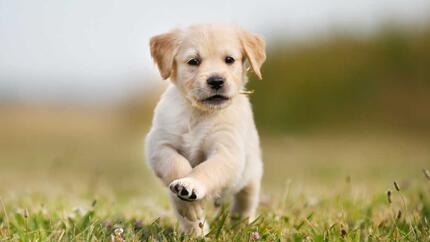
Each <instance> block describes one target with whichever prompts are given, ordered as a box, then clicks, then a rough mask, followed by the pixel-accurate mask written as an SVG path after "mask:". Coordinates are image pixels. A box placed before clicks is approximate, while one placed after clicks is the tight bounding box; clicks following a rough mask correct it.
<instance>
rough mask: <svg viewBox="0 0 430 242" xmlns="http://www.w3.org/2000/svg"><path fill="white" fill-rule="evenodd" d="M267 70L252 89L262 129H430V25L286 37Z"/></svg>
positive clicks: (271, 55)
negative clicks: (311, 37) (312, 37)
mask: <svg viewBox="0 0 430 242" xmlns="http://www.w3.org/2000/svg"><path fill="white" fill-rule="evenodd" d="M269 47H270V46H269ZM262 73H263V80H262V81H260V80H252V81H251V82H250V84H249V86H248V88H249V89H250V90H255V93H254V94H252V95H251V99H252V103H253V106H254V112H255V117H256V120H257V124H258V126H259V127H260V128H261V129H262V131H263V130H264V131H269V132H280V131H288V132H303V131H311V130H315V129H321V128H338V127H345V128H351V127H355V126H356V125H363V124H364V125H366V127H368V126H369V125H370V126H372V127H376V128H378V127H384V128H394V129H407V130H418V131H422V130H426V131H428V130H430V29H427V30H426V29H422V30H414V31H408V30H404V29H400V28H384V29H383V30H382V31H379V32H378V33H375V34H372V35H370V36H366V37H361V38H360V37H357V36H353V35H351V36H345V35H343V36H336V35H335V36H332V37H331V38H329V39H326V40H322V41H321V40H315V41H308V42H306V43H303V42H302V43H300V44H291V45H290V44H285V43H282V41H281V42H278V43H277V44H275V45H274V46H272V47H271V48H270V49H269V50H268V53H267V61H266V63H265V64H264V66H263V70H262Z"/></svg>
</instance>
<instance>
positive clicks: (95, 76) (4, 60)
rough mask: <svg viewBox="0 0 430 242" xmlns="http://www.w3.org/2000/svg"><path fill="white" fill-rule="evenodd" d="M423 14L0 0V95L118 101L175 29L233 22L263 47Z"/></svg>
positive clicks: (376, 2)
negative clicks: (152, 50) (162, 37)
mask: <svg viewBox="0 0 430 242" xmlns="http://www.w3.org/2000/svg"><path fill="white" fill-rule="evenodd" d="M429 13H430V1H429V0H349V1H345V0H334V1H322V0H289V1H281V0H279V1H276V0H266V1H248V0H238V1H232V0H217V1H202V0H200V1H187V0H182V1H177V0H176V1H162V0H158V1H143V0H140V1H137V0H135V1H128V0H122V1H120V0H116V1H115V0H92V1H91V0H62V1H61V0H46V1H44V0H41V1H34V0H0V101H1V100H4V99H8V98H11V97H13V98H22V99H28V100H32V99H35V98H36V99H37V98H45V99H48V100H49V99H52V100H54V101H55V100H62V99H72V100H74V99H76V98H79V99H82V100H89V101H98V100H109V99H118V98H121V97H122V96H123V95H125V94H126V93H127V92H128V91H129V90H130V89H132V88H135V87H136V86H145V85H146V86H148V85H149V84H150V83H152V82H153V81H154V80H156V81H159V79H160V78H159V76H158V72H157V71H156V69H155V67H154V65H153V63H152V60H151V58H150V56H149V49H148V40H149V38H150V37H151V36H152V35H155V34H158V33H161V32H164V31H167V30H169V29H171V28H173V27H177V26H187V25H189V24H192V23H199V22H231V23H236V24H239V25H241V26H243V27H245V28H247V29H249V30H251V31H255V32H259V33H261V34H262V35H263V36H264V37H265V38H266V39H267V40H268V44H269V45H270V40H271V39H274V38H276V37H277V36H284V37H286V38H298V37H303V36H308V37H309V38H312V36H316V34H318V33H319V34H320V33H324V32H327V31H329V30H330V29H332V28H333V26H335V27H341V28H345V29H348V30H353V31H360V32H368V31H372V30H373V29H375V28H377V27H378V24H380V23H382V22H385V21H387V20H389V19H390V20H395V21H396V22H400V23H405V24H411V26H413V25H414V24H415V23H418V22H422V21H423V20H425V19H427V20H428V19H429Z"/></svg>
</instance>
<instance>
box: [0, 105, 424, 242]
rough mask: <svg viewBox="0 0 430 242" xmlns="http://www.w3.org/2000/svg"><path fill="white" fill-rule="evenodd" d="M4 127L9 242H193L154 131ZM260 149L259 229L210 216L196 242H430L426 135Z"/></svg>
mask: <svg viewBox="0 0 430 242" xmlns="http://www.w3.org/2000/svg"><path fill="white" fill-rule="evenodd" d="M6 114H7V115H6ZM1 116H2V119H0V132H1V133H2V139H1V140H0V142H1V145H0V240H1V241H123V240H126V241H140V240H143V241H147V240H149V241H164V240H166V241H194V240H195V239H196V238H190V237H187V236H184V235H181V234H179V233H178V232H177V223H176V221H175V219H174V217H173V215H172V213H171V211H170V207H169V203H168V199H167V189H164V188H162V187H161V185H160V183H159V182H157V181H156V180H155V179H154V178H153V175H152V174H151V173H150V172H149V170H148V168H147V167H146V164H145V162H144V161H143V159H142V136H143V134H144V132H145V130H146V129H147V127H148V126H147V125H143V126H142V127H141V128H140V129H134V131H133V132H131V131H130V130H128V127H129V123H128V122H127V121H124V120H122V117H124V115H123V114H118V113H115V112H110V111H98V112H96V111H94V110H88V111H82V110H75V109H73V108H70V109H64V108H62V109H60V110H52V109H44V108H40V109H38V108H34V107H32V108H19V109H2V110H1ZM3 117H4V118H3ZM262 144H263V150H264V157H265V177H264V181H263V182H264V183H263V191H262V194H261V204H260V207H259V214H260V216H259V218H258V219H257V220H256V221H255V222H254V223H253V224H251V225H246V224H243V223H240V222H239V223H232V222H231V221H230V220H229V219H228V216H227V215H228V214H227V211H228V210H227V208H226V206H223V207H221V208H218V209H215V208H213V207H212V206H211V205H208V214H209V216H208V219H209V221H210V224H211V229H212V230H211V232H210V234H209V235H208V236H207V237H206V238H204V239H203V238H200V239H199V240H201V241H204V240H215V241H254V240H259V241H304V240H305V241H374V240H377V241H379V240H382V241H411V240H412V241H430V177H429V175H430V174H428V172H427V173H426V172H425V170H424V171H423V169H429V168H430V167H429V165H430V149H428V147H430V139H429V138H428V136H425V135H417V134H415V135H413V134H410V133H400V132H389V131H385V132H382V131H378V132H376V131H373V132H372V131H369V130H368V129H356V130H354V131H352V130H351V129H348V130H343V131H342V130H336V131H326V132H318V133H307V134H301V135H299V134H294V135H293V134H288V133H286V134H285V135H282V136H276V137H275V136H272V135H264V134H263V135H262ZM394 182H396V184H397V188H396V187H395V185H394ZM388 193H389V195H388Z"/></svg>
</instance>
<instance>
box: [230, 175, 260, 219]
mask: <svg viewBox="0 0 430 242" xmlns="http://www.w3.org/2000/svg"><path fill="white" fill-rule="evenodd" d="M259 197H260V179H256V180H253V181H251V182H250V183H249V184H248V185H246V186H245V187H244V188H242V190H240V191H239V192H238V193H236V194H235V195H234V198H233V205H232V208H231V212H230V214H231V217H232V219H235V220H236V219H239V220H242V219H248V222H249V223H251V222H252V221H254V220H255V214H256V210H257V206H258V202H259Z"/></svg>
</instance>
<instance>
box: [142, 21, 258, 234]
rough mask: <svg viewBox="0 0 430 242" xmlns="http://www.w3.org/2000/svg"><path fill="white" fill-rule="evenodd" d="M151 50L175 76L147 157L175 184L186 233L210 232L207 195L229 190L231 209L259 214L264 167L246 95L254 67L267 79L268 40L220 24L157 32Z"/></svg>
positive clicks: (173, 190)
mask: <svg viewBox="0 0 430 242" xmlns="http://www.w3.org/2000/svg"><path fill="white" fill-rule="evenodd" d="M150 48H151V55H152V57H153V59H154V61H155V63H156V64H157V66H158V68H159V70H160V73H161V76H162V77H163V79H167V78H170V79H171V81H172V84H171V85H170V86H169V87H168V88H167V90H166V91H165V93H164V94H163V95H162V97H161V100H160V102H159V103H158V105H157V107H156V109H155V114H154V120H153V124H152V128H151V130H150V131H149V133H148V135H147V137H146V141H145V148H146V158H147V160H148V162H149V164H150V165H151V167H152V169H153V170H154V172H155V174H156V175H157V176H158V177H159V178H161V180H162V181H163V182H164V184H165V185H166V186H169V188H170V191H171V198H172V204H173V205H174V208H175V210H176V213H177V217H178V219H179V221H180V225H181V228H182V229H183V230H184V231H185V232H194V233H197V234H199V235H204V234H206V233H207V232H208V224H207V223H206V220H205V216H204V207H203V206H204V202H205V200H207V199H208V198H212V199H214V198H218V197H219V196H221V195H223V194H225V193H227V192H230V193H233V194H234V201H233V206H232V209H231V213H232V214H234V215H235V216H239V217H241V218H248V219H249V221H252V220H253V219H254V218H255V210H256V208H257V204H258V199H259V191H260V182H261V177H262V173H263V163H262V159H261V152H260V144H259V138H258V133H257V130H256V128H255V124H254V120H253V114H252V110H251V105H250V102H249V100H248V97H247V96H246V95H244V94H243V91H244V88H245V84H246V83H247V76H246V72H247V69H248V66H250V67H251V68H252V69H253V71H254V73H255V74H256V75H257V76H258V77H259V78H260V79H261V74H260V67H261V65H262V64H263V62H264V60H265V58H266V57H265V43H264V41H263V40H262V39H261V38H260V37H259V36H258V35H255V34H252V33H249V32H247V31H245V30H243V29H241V28H239V27H236V26H230V25H222V24H202V25H194V26H190V27H188V28H184V29H175V30H172V31H170V32H167V33H164V34H161V35H157V36H154V37H153V38H151V41H150Z"/></svg>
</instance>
